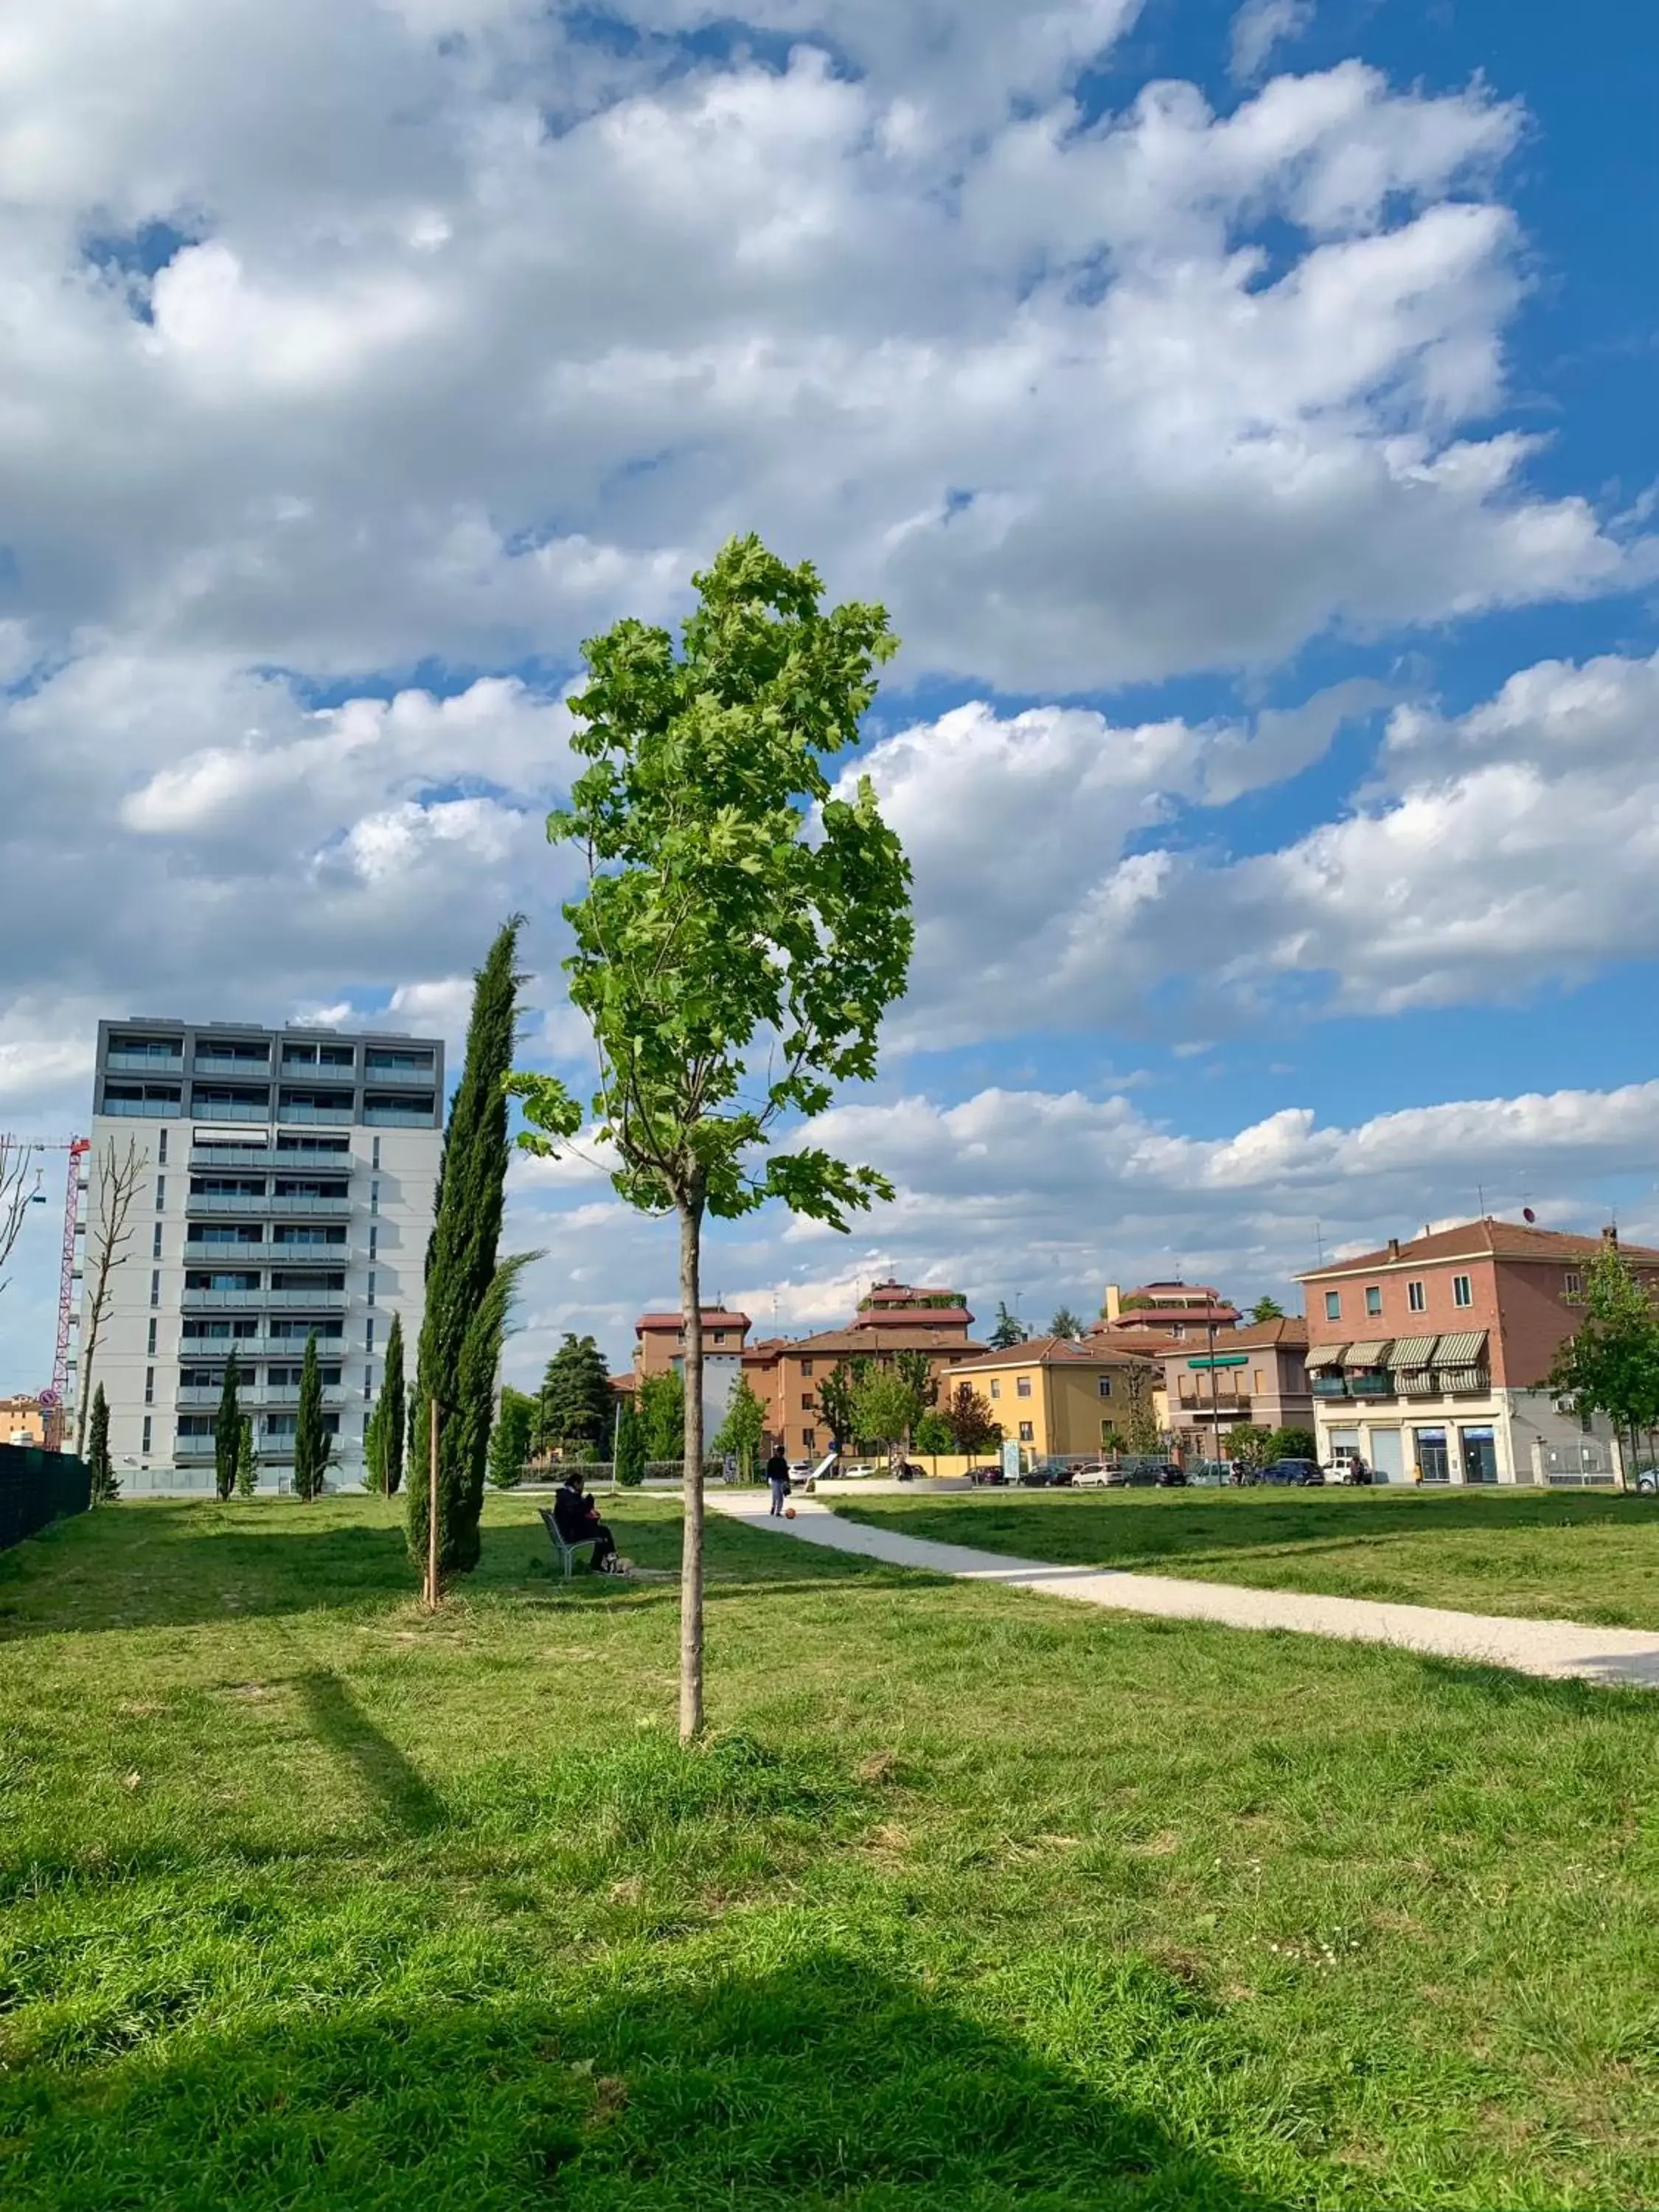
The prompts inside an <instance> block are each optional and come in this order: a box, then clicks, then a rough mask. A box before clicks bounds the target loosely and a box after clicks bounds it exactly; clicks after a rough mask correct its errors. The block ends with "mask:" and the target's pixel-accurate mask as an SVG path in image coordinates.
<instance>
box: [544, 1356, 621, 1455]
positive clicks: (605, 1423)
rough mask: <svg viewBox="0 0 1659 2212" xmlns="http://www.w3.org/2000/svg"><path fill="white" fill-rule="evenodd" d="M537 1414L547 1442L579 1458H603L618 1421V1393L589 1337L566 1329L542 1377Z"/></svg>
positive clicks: (602, 1358) (602, 1359)
mask: <svg viewBox="0 0 1659 2212" xmlns="http://www.w3.org/2000/svg"><path fill="white" fill-rule="evenodd" d="M538 1418H539V1419H540V1422H541V1425H542V1431H543V1434H544V1437H545V1439H546V1441H547V1442H548V1443H551V1444H556V1445H558V1446H559V1447H560V1448H561V1449H563V1450H565V1451H571V1450H572V1449H573V1447H574V1452H575V1455H576V1456H577V1457H579V1458H586V1459H602V1458H604V1457H605V1455H606V1453H607V1452H608V1451H609V1449H610V1448H611V1430H612V1429H613V1428H614V1427H615V1425H616V1419H617V1394H616V1392H615V1391H614V1390H613V1389H611V1371H610V1370H609V1368H608V1367H607V1366H606V1365H605V1359H604V1356H603V1355H602V1353H601V1352H600V1351H599V1346H598V1345H597V1344H596V1343H595V1342H594V1340H593V1339H592V1337H591V1336H575V1335H573V1334H571V1333H570V1332H569V1331H568V1330H567V1331H566V1333H565V1338H564V1341H563V1343H562V1344H561V1345H560V1346H559V1348H558V1350H557V1351H556V1352H555V1353H554V1355H553V1357H552V1358H551V1359H550V1360H549V1361H548V1363H547V1372H546V1373H545V1375H544V1376H543V1377H542V1389H541V1402H540V1406H539V1408H538Z"/></svg>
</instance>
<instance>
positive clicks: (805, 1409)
mask: <svg viewBox="0 0 1659 2212" xmlns="http://www.w3.org/2000/svg"><path fill="white" fill-rule="evenodd" d="M800 1409H801V1411H802V1413H817V1410H818V1409H817V1407H816V1406H815V1405H814V1404H813V1403H812V1394H811V1391H810V1390H808V1391H806V1392H805V1393H804V1394H803V1395H802V1398H801V1401H800Z"/></svg>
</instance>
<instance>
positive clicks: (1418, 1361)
mask: <svg viewBox="0 0 1659 2212" xmlns="http://www.w3.org/2000/svg"><path fill="white" fill-rule="evenodd" d="M1437 1341H1438V1339H1437V1338H1435V1337H1432V1336H1402V1337H1399V1338H1397V1339H1396V1340H1395V1347H1394V1350H1393V1351H1392V1352H1390V1353H1389V1366H1390V1367H1427V1366H1428V1365H1430V1364H1431V1362H1432V1360H1433V1358H1434V1347H1435V1345H1436V1344H1437Z"/></svg>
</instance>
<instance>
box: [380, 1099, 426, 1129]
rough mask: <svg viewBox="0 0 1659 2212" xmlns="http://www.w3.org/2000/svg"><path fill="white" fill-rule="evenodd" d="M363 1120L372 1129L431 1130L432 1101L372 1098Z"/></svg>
mask: <svg viewBox="0 0 1659 2212" xmlns="http://www.w3.org/2000/svg"><path fill="white" fill-rule="evenodd" d="M363 1120H364V1121H366V1122H367V1123H368V1127H370V1128H371V1129H429V1128H430V1127H432V1099H431V1097H430V1095H429V1094H428V1097H425V1098H423V1099H416V1098H371V1099H369V1100H368V1101H367V1102H366V1103H365V1104H364V1107H363Z"/></svg>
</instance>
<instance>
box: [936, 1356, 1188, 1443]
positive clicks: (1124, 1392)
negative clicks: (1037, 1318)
mask: <svg viewBox="0 0 1659 2212" xmlns="http://www.w3.org/2000/svg"><path fill="white" fill-rule="evenodd" d="M1160 1380H1161V1378H1160V1376H1159V1373H1158V1367H1157V1365H1156V1364H1155V1363H1154V1362H1153V1361H1152V1360H1150V1359H1147V1358H1138V1357H1136V1356H1135V1355H1134V1354H1133V1353H1132V1352H1122V1351H1117V1350H1107V1349H1103V1348H1101V1347H1100V1346H1097V1345H1095V1344H1093V1343H1089V1344H1074V1343H1073V1342H1072V1340H1070V1339H1069V1338H1067V1337H1064V1336H1040V1337H1033V1338H1031V1339H1030V1340H1029V1341H1028V1342H1026V1343H1024V1344H1016V1345H1012V1346H1010V1347H1009V1348H1008V1349H1007V1350H1006V1352H981V1353H980V1354H979V1356H978V1358H973V1359H964V1360H963V1361H961V1362H959V1363H958V1364H957V1365H956V1366H954V1367H953V1368H952V1369H951V1385H952V1387H953V1388H954V1387H955V1385H956V1384H957V1383H972V1384H973V1386H974V1388H975V1390H977V1391H978V1392H979V1394H980V1395H981V1397H982V1398H985V1399H986V1400H987V1401H988V1402H989V1404H990V1408H991V1414H992V1418H993V1419H994V1420H996V1421H999V1422H1000V1424H1001V1426H1002V1433H1003V1436H1004V1437H1005V1438H1006V1440H1007V1441H1008V1442H1009V1443H1020V1444H1024V1446H1025V1447H1026V1449H1028V1450H1030V1451H1032V1452H1034V1453H1036V1455H1037V1457H1038V1458H1040V1459H1041V1458H1054V1459H1093V1458H1095V1457H1097V1455H1098V1454H1099V1453H1100V1452H1101V1450H1102V1449H1103V1448H1104V1446H1105V1445H1106V1444H1107V1443H1108V1442H1109V1439H1110V1438H1112V1437H1121V1436H1122V1435H1123V1434H1124V1432H1125V1431H1126V1430H1127V1427H1128V1425H1129V1423H1130V1421H1131V1419H1133V1414H1134V1412H1135V1410H1136V1403H1137V1395H1138V1393H1144V1394H1145V1397H1146V1401H1147V1403H1148V1405H1149V1407H1150V1409H1151V1411H1152V1414H1153V1418H1154V1419H1158V1405H1157V1400H1158V1397H1159V1395H1161V1392H1160V1390H1159V1387H1158V1386H1159V1383H1160ZM1162 1425H1163V1423H1162V1421H1161V1419H1160V1420H1159V1426H1160V1427H1161V1426H1162Z"/></svg>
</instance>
